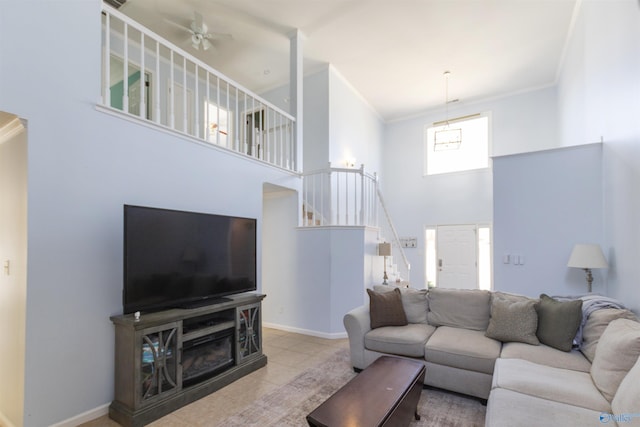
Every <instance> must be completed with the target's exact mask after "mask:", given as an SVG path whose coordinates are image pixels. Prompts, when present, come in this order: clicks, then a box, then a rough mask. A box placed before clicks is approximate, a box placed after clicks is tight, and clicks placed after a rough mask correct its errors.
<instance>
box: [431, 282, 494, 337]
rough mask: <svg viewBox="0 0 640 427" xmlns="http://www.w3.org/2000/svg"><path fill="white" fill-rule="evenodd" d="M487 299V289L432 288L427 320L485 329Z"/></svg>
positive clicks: (439, 323) (488, 307)
mask: <svg viewBox="0 0 640 427" xmlns="http://www.w3.org/2000/svg"><path fill="white" fill-rule="evenodd" d="M489 301H490V293H489V291H484V290H480V289H439V288H432V289H430V290H429V314H428V315H427V320H428V322H429V324H430V325H433V326H453V327H456V328H464V329H472V330H476V331H485V330H486V329H487V326H488V325H489V310H490V304H489Z"/></svg>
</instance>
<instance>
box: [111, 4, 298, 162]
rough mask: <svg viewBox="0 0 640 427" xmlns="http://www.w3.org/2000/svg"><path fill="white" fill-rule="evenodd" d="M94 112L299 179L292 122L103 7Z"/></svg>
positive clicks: (177, 48) (115, 12)
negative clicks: (197, 142)
mask: <svg viewBox="0 0 640 427" xmlns="http://www.w3.org/2000/svg"><path fill="white" fill-rule="evenodd" d="M141 70H142V72H141ZM125 76H126V78H125ZM100 104H101V105H102V106H103V107H106V108H108V109H112V110H117V111H119V112H122V113H124V114H126V115H129V116H131V117H136V118H137V119H140V120H143V121H146V122H149V123H152V124H154V125H156V126H160V127H162V128H166V129H169V130H172V131H175V132H178V133H181V134H184V135H187V136H190V137H193V138H196V139H198V140H201V141H204V142H206V143H209V144H212V145H215V146H217V147H222V148H224V149H228V150H232V151H234V152H237V153H241V154H244V155H246V156H251V157H253V158H257V159H259V160H261V161H264V162H267V163H269V164H272V165H275V166H278V167H281V168H284V169H287V170H290V171H295V172H299V168H300V165H299V164H298V149H297V143H296V140H295V133H294V132H295V130H294V124H295V118H294V117H292V116H291V115H290V114H288V113H286V112H285V111H282V110H281V109H279V108H277V107H275V106H274V105H272V104H270V103H269V102H268V101H266V100H264V99H262V98H260V97H259V96H258V95H256V94H253V93H252V92H251V91H249V90H247V89H245V88H243V87H242V86H240V85H239V84H237V83H235V82H234V81H232V80H230V79H229V78H227V77H226V76H224V75H223V74H221V73H219V72H218V71H216V70H215V69H213V68H211V67H210V66H209V65H207V64H205V63H204V62H202V61H200V60H198V59H197V58H194V57H193V56H191V55H189V54H188V53H187V52H185V51H184V50H182V49H180V48H179V47H177V46H175V45H174V44H172V43H171V42H169V41H167V40H165V39H163V38H162V37H160V36H159V35H157V34H155V33H153V32H152V31H150V30H149V29H147V28H145V27H144V26H142V25H140V24H139V23H137V22H135V21H133V20H132V19H130V18H128V17H127V16H125V15H123V14H122V13H120V12H118V11H117V10H116V9H114V8H112V7H110V6H108V5H106V4H103V5H102V89H101V97H100Z"/></svg>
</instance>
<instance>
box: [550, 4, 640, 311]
mask: <svg viewBox="0 0 640 427" xmlns="http://www.w3.org/2000/svg"><path fill="white" fill-rule="evenodd" d="M558 86H559V117H560V129H561V132H560V133H561V135H562V136H561V144H562V145H574V144H579V143H588V142H593V141H599V140H600V138H601V137H602V139H603V141H604V144H603V182H604V189H603V191H604V199H603V209H604V219H603V221H604V240H605V242H604V247H603V249H604V250H605V255H607V257H608V258H609V261H610V268H609V269H608V270H607V283H608V291H609V295H610V296H612V297H615V298H618V299H620V300H621V301H623V302H624V303H625V304H626V305H628V306H629V307H631V308H633V309H634V310H635V311H636V312H638V311H640V292H638V283H639V282H640V263H638V253H640V222H638V218H640V193H639V192H638V188H639V185H640V121H639V120H638V117H640V3H638V2H637V1H636V0H616V1H607V2H602V1H594V0H583V1H582V4H581V8H580V13H579V15H578V19H577V21H576V26H575V30H574V33H573V37H572V39H571V43H570V44H569V48H568V54H567V57H566V60H565V63H564V67H563V69H562V73H561V75H560V81H559V85H558Z"/></svg>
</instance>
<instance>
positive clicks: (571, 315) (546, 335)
mask: <svg viewBox="0 0 640 427" xmlns="http://www.w3.org/2000/svg"><path fill="white" fill-rule="evenodd" d="M536 311H537V312H538V331H537V333H536V335H537V336H538V339H539V340H540V342H541V343H542V344H546V345H548V346H549V347H553V348H557V349H558V350H562V351H571V347H572V346H573V338H574V337H575V336H576V332H578V328H579V327H580V323H581V322H582V300H580V299H577V300H574V301H558V300H556V299H553V298H551V297H550V296H549V295H546V294H542V295H540V302H539V303H538V305H537V306H536Z"/></svg>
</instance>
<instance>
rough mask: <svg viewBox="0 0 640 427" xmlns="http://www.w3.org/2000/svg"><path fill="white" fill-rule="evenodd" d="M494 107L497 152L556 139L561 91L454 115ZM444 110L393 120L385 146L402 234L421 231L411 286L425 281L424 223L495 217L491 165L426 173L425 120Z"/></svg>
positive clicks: (385, 169)
mask: <svg viewBox="0 0 640 427" xmlns="http://www.w3.org/2000/svg"><path fill="white" fill-rule="evenodd" d="M484 111H489V112H490V113H491V123H492V124H491V130H492V150H491V151H492V153H493V154H494V155H497V154H500V155H504V154H511V153H519V152H524V151H531V150H540V149H542V148H550V147H554V146H556V145H557V138H556V135H557V134H556V131H557V127H556V120H555V112H556V93H555V90H554V89H553V88H545V89H541V90H537V91H532V92H527V93H523V94H517V95H514V96H510V97H505V98H498V99H494V100H491V101H487V102H483V103H475V104H470V105H459V106H458V107H457V108H454V109H450V110H449V118H452V117H459V116H464V115H467V114H473V113H478V112H484ZM444 118H445V117H444V111H441V112H430V113H425V114H424V115H420V116H416V117H413V118H409V119H406V120H402V121H396V122H393V123H389V124H388V125H387V129H386V135H385V144H384V147H383V151H382V153H383V154H382V158H383V159H384V162H383V166H382V177H381V182H382V190H383V193H384V197H385V200H386V202H387V205H388V209H389V211H390V214H391V218H392V220H393V222H394V224H395V227H396V229H397V231H398V234H399V235H400V236H401V237H402V236H406V237H417V238H418V247H417V248H416V249H405V253H406V255H407V258H408V259H409V262H410V264H411V283H412V286H417V287H423V286H426V282H425V252H424V248H425V239H424V228H425V226H433V225H442V224H475V223H491V222H492V221H493V212H492V211H493V207H492V204H493V189H492V186H493V177H492V170H491V169H485V170H477V171H469V172H461V173H453V174H443V175H433V176H423V170H424V149H423V141H424V140H423V133H424V127H425V125H431V124H432V123H433V122H435V121H439V120H443V119H444Z"/></svg>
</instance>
